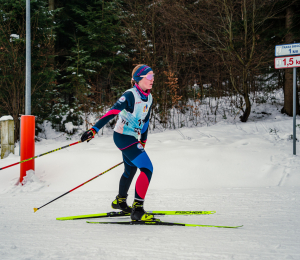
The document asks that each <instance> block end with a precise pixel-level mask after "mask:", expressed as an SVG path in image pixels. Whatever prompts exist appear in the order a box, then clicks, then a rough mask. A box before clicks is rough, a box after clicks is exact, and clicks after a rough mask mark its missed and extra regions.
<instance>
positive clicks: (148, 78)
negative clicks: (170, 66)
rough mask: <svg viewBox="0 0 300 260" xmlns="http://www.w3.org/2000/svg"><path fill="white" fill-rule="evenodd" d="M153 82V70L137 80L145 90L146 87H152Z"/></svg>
mask: <svg viewBox="0 0 300 260" xmlns="http://www.w3.org/2000/svg"><path fill="white" fill-rule="evenodd" d="M153 83H154V74H153V71H150V72H148V73H147V75H145V76H144V77H143V78H142V79H141V80H140V81H139V86H140V87H141V89H142V90H144V91H147V90H148V89H152V85H153Z"/></svg>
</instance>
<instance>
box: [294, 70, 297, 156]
mask: <svg viewBox="0 0 300 260" xmlns="http://www.w3.org/2000/svg"><path fill="white" fill-rule="evenodd" d="M296 91H297V68H293V154H294V155H296V140H297V138H296Z"/></svg>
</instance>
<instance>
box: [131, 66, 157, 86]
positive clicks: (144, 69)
mask: <svg viewBox="0 0 300 260" xmlns="http://www.w3.org/2000/svg"><path fill="white" fill-rule="evenodd" d="M150 71H153V70H152V69H151V68H150V67H149V66H147V65H143V66H141V67H139V68H138V69H137V71H136V72H135V73H134V74H133V79H134V81H135V82H139V81H140V80H142V77H141V76H144V75H147V74H148V73H149V72H150Z"/></svg>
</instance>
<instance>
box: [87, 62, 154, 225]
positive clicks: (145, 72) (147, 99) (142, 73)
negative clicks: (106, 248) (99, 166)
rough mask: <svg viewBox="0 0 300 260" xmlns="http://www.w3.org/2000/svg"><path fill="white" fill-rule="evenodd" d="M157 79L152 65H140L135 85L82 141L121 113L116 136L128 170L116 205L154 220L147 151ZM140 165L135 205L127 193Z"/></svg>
mask: <svg viewBox="0 0 300 260" xmlns="http://www.w3.org/2000/svg"><path fill="white" fill-rule="evenodd" d="M153 82H154V74H153V71H152V69H151V68H150V67H149V66H147V65H138V66H136V67H135V68H134V69H133V71H132V79H131V83H132V88H131V89H128V90H126V91H125V92H124V93H123V95H122V96H121V97H120V98H119V100H118V101H117V102H116V103H115V104H114V105H113V107H112V108H111V109H110V110H109V111H108V112H107V113H106V114H105V115H104V116H103V117H101V118H100V120H99V121H98V122H97V123H96V124H95V125H94V126H93V127H92V128H91V129H89V130H87V131H86V132H85V133H83V135H82V136H81V141H82V142H84V141H86V140H87V141H88V142H89V141H90V140H91V139H92V138H93V137H94V136H95V134H96V133H97V132H98V131H99V130H100V129H101V128H102V127H103V126H104V125H105V124H106V123H108V122H109V121H110V120H111V119H113V118H114V117H115V116H116V115H118V114H119V119H118V121H117V123H116V126H115V128H114V134H113V138H114V142H115V144H116V146H117V147H118V148H119V149H120V150H121V152H122V155H123V161H124V166H125V167H124V168H125V169H124V173H123V175H122V176H121V179H120V184H119V194H118V195H117V197H116V199H115V200H114V201H113V202H112V208H114V209H120V210H122V211H124V212H126V213H131V219H132V220H137V221H151V220H153V219H154V216H153V215H152V214H147V213H146V211H145V210H144V208H143V204H144V199H145V196H146V193H147V189H148V186H149V183H150V180H151V176H152V172H153V166H152V163H151V161H150V159H149V157H148V155H147V153H146V152H145V150H144V147H145V144H146V141H147V135H148V126H149V116H150V110H151V106H152V95H151V94H150V90H151V89H152V85H153ZM139 135H140V136H141V137H140V141H138V137H139ZM137 168H139V169H140V171H141V172H140V175H139V177H138V179H137V181H136V184H135V198H134V202H133V205H132V208H131V207H129V206H128V205H127V202H126V199H127V196H128V194H127V192H128V190H129V187H130V184H131V182H132V179H133V177H134V175H135V173H136V171H137Z"/></svg>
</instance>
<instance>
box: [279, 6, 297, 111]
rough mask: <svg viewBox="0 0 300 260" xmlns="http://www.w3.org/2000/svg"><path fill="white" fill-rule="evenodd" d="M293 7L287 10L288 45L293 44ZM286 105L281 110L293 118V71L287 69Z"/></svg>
mask: <svg viewBox="0 0 300 260" xmlns="http://www.w3.org/2000/svg"><path fill="white" fill-rule="evenodd" d="M293 15H294V11H293V7H291V6H290V7H289V8H287V10H286V22H285V27H286V29H287V34H286V36H285V42H286V43H287V44H290V43H293V39H294V36H293V33H292V32H291V28H292V20H293ZM283 91H284V105H283V108H282V110H281V112H282V113H285V114H287V115H289V116H293V69H285V74H284V89H283ZM296 100H297V101H296V111H297V114H299V97H298V91H296Z"/></svg>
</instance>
